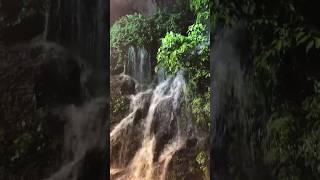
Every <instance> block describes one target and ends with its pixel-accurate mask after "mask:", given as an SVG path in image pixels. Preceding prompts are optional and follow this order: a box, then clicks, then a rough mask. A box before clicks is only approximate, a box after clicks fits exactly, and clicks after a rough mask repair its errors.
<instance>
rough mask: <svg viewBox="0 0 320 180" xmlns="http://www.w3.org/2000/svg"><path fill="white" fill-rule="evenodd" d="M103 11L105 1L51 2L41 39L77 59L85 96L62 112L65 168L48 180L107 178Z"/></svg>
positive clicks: (73, 0) (74, 0) (105, 61)
mask: <svg viewBox="0 0 320 180" xmlns="http://www.w3.org/2000/svg"><path fill="white" fill-rule="evenodd" d="M106 7H107V5H106V1H104V0H94V1H90V2H89V3H88V1H83V0H71V1H52V0H50V14H48V17H46V27H45V31H44V36H45V38H46V39H48V41H55V42H58V43H60V44H61V45H62V46H65V47H66V49H68V50H69V51H70V54H74V55H75V56H76V57H77V60H78V62H77V63H78V65H79V67H80V69H81V72H80V77H78V78H79V81H80V82H81V91H82V92H83V93H82V95H81V97H79V99H81V102H80V103H78V104H77V105H74V104H70V105H67V106H64V107H62V108H61V109H63V110H62V113H61V114H62V118H61V119H62V120H64V121H65V127H64V149H63V163H62V166H61V168H60V169H58V170H57V171H56V172H55V173H53V174H52V175H51V176H50V177H49V178H48V179H51V180H55V179H57V180H64V179H70V180H79V179H91V178H92V179H101V178H105V176H106V172H105V168H106V161H107V159H106V152H105V151H106V146H107V143H106V141H105V140H106V138H107V136H106V130H107V127H106V122H107V119H106V114H107V113H106V101H107V99H106V97H105V95H106V92H107V90H106V89H105V87H106V85H105V83H106V80H107V79H106V78H107V77H108V76H107V74H106V72H105V67H107V58H106V57H107V51H106V49H107V48H106V46H107V41H106V40H104V38H103V37H105V35H106V34H107V32H106V27H107V25H106V15H107V13H106V12H107V11H106ZM92 72H94V73H92Z"/></svg>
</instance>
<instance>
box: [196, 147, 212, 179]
mask: <svg viewBox="0 0 320 180" xmlns="http://www.w3.org/2000/svg"><path fill="white" fill-rule="evenodd" d="M209 159H210V158H209V154H208V153H207V152H204V151H201V152H200V153H199V154H198V155H197V157H196V161H197V163H198V164H199V166H200V169H201V171H202V172H203V174H204V175H205V176H207V177H205V179H209V164H210V162H209Z"/></svg>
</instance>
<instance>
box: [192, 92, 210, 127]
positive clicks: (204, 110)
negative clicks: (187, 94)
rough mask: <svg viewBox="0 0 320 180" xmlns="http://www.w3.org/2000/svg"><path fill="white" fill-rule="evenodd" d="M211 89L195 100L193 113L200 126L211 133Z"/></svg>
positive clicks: (193, 101)
mask: <svg viewBox="0 0 320 180" xmlns="http://www.w3.org/2000/svg"><path fill="white" fill-rule="evenodd" d="M209 102H210V88H209V89H208V90H207V91H206V92H205V93H204V95H198V96H197V97H195V98H193V100H192V102H191V104H192V113H193V114H194V116H195V117H196V122H197V124H198V125H200V126H202V127H203V129H206V130H207V131H208V132H210V121H209V119H210V103H209Z"/></svg>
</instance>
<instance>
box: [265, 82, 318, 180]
mask: <svg viewBox="0 0 320 180" xmlns="http://www.w3.org/2000/svg"><path fill="white" fill-rule="evenodd" d="M317 91H318V83H317V82H315V92H316V94H315V95H314V96H312V97H309V98H306V99H305V100H304V102H303V104H302V109H296V108H295V109H288V108H289V107H290V106H287V107H286V108H284V109H283V110H282V111H281V112H280V113H273V117H272V118H271V120H270V121H269V122H268V124H267V128H266V137H265V139H264V146H263V147H264V148H263V149H264V152H265V160H266V162H267V163H268V164H271V165H272V167H273V174H274V176H276V177H277V178H278V179H301V178H307V179H314V178H315V177H319V176H320V152H319V148H320V130H319V129H320V96H319V95H320V94H319V93H318V92H317ZM306 172H308V173H306Z"/></svg>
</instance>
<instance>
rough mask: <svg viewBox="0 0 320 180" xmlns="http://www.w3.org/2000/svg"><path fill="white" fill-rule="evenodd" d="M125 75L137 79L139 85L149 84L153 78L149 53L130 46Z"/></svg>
mask: <svg viewBox="0 0 320 180" xmlns="http://www.w3.org/2000/svg"><path fill="white" fill-rule="evenodd" d="M124 73H125V74H128V75H130V76H132V77H133V78H135V79H136V80H137V81H138V82H139V83H148V82H149V81H150V77H151V63H150V56H149V54H148V51H147V50H146V49H145V48H143V47H134V46H130V47H129V49H128V63H127V64H126V65H125V72H124Z"/></svg>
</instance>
